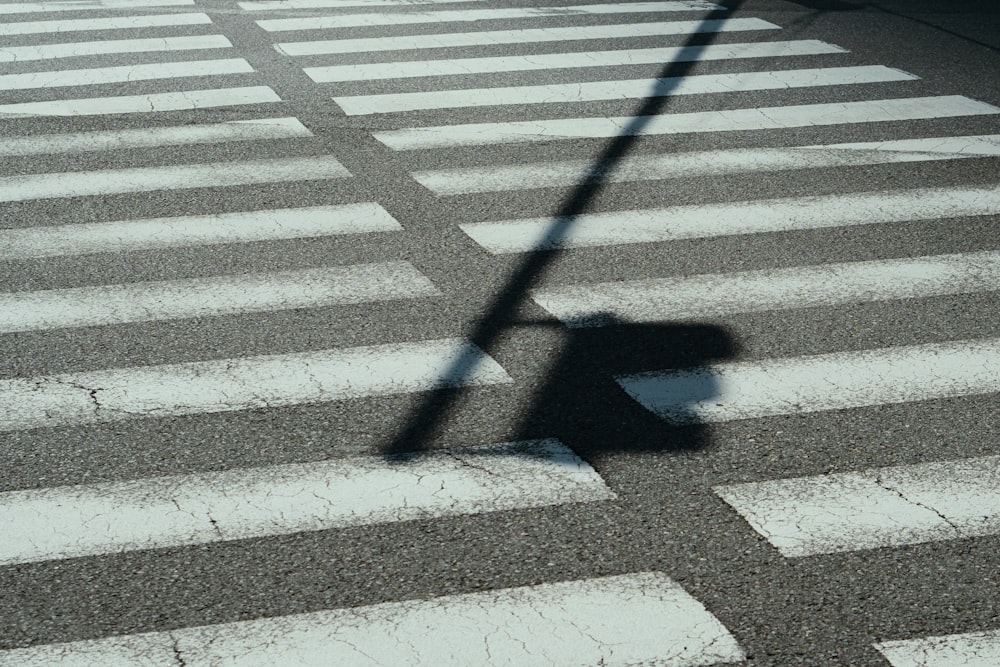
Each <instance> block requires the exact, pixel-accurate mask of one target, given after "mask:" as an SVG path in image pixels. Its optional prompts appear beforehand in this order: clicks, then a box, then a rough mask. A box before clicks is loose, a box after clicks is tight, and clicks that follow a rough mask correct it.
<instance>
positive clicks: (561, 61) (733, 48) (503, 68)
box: [303, 39, 846, 83]
mask: <svg viewBox="0 0 1000 667" xmlns="http://www.w3.org/2000/svg"><path fill="white" fill-rule="evenodd" d="M833 53H846V51H845V50H844V49H842V48H840V47H839V46H833V45H832V44H827V43H825V42H820V41H818V40H808V39H804V40H793V41H786V42H760V43H756V44H709V45H706V46H668V47H663V48H659V49H619V50H616V51H583V52H578V53H540V54H537V55H531V56H500V57H495V58H450V59H448V60H416V61H401V62H387V63H367V64H365V63H362V64H357V65H330V66H325V67H304V68H303V71H304V72H305V73H306V74H308V75H309V77H310V78H312V80H313V81H316V82H317V83H331V82H340V81H373V80H376V79H406V78H413V77H423V76H451V75H465V74H493V73H498V72H527V71H533V70H547V69H571V68H577V67H610V66H615V65H642V64H652V63H670V62H699V61H709V60H729V59H737V58H779V57H785V56H808V55H821V54H833Z"/></svg>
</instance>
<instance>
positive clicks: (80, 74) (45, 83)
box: [0, 58, 254, 90]
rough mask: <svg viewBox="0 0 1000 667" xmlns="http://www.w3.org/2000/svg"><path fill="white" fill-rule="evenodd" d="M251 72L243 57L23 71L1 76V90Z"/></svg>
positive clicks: (251, 68) (251, 69)
mask: <svg viewBox="0 0 1000 667" xmlns="http://www.w3.org/2000/svg"><path fill="white" fill-rule="evenodd" d="M253 71H254V69H253V67H251V66H250V63H248V62H247V61H246V60H244V59H243V58H228V59H224V60H193V61H184V62H173V63H147V64H145V65H121V66H116V67H94V68H89V69H66V70H56V71H52V72H25V73H23V74H4V75H0V90H27V89H31V88H62V87H67V86H93V85H100V84H108V83H128V82H132V81H151V80H155V79H179V78H183V77H195V76H218V75H222V74H250V73H252V72H253Z"/></svg>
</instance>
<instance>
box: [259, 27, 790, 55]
mask: <svg viewBox="0 0 1000 667" xmlns="http://www.w3.org/2000/svg"><path fill="white" fill-rule="evenodd" d="M281 20H285V19H281ZM294 20H296V21H297V20H299V19H294ZM313 22H315V21H313ZM258 23H260V21H258ZM313 27H316V26H313ZM748 30H780V27H779V26H776V25H774V24H773V23H768V22H767V21H762V20H760V19H719V20H705V21H670V22H666V23H626V24H624V25H588V26H571V27H568V28H530V29H523V30H488V31H477V32H450V33H441V34H434V35H400V36H397V37H371V38H363V39H328V40H318V41H310V42H283V43H281V44H275V46H274V48H275V49H277V51H278V53H282V54H284V55H286V56H312V55H320V54H328V53H363V52H370V51H400V50H404V49H440V48H450V47H456V46H489V45H491V44H533V43H542V42H565V41H575V40H590V39H623V38H629V37H659V36H661V35H690V34H696V33H703V32H739V31H748Z"/></svg>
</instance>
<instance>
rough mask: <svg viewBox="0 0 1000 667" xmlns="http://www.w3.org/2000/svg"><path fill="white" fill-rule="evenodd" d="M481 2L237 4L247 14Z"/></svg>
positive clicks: (280, 0) (269, 0)
mask: <svg viewBox="0 0 1000 667" xmlns="http://www.w3.org/2000/svg"><path fill="white" fill-rule="evenodd" d="M480 1H481V0H262V1H260V2H237V3H236V5H237V6H238V7H239V8H240V9H242V10H244V11H247V12H268V11H281V10H288V9H339V8H341V7H399V6H405V7H411V6H413V5H435V4H453V5H454V4H462V3H466V2H480Z"/></svg>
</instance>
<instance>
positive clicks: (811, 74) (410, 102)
mask: <svg viewBox="0 0 1000 667" xmlns="http://www.w3.org/2000/svg"><path fill="white" fill-rule="evenodd" d="M918 78H919V77H917V76H914V75H913V74H909V73H907V72H903V71H901V70H897V69H892V68H890V67H882V66H881V65H865V66H855V67H823V68H814V69H794V70H776V71H765V72H736V73H732V74H699V75H696V76H684V77H667V78H660V79H631V80H622V79H616V80H612V81H584V82H576V83H558V84H544V85H535V86H510V87H493V88H472V89H457V90H431V91H426V92H417V93H384V94H379V95H355V96H343V97H334V98H333V101H334V102H336V103H337V105H338V106H339V107H340V108H341V109H343V111H344V113H346V114H347V115H348V116H355V115H363V114H376V113H396V112H402V111H424V110H429V109H459V108H469V107H480V106H496V105H526V104H558V103H580V102H593V101H601V100H622V99H646V98H653V97H673V96H676V95H705V94H711V93H716V94H727V93H739V92H746V91H751V90H787V89H791V88H811V87H825V86H850V85H859V84H871V83H885V82H889V81H913V80H915V79H918Z"/></svg>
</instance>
